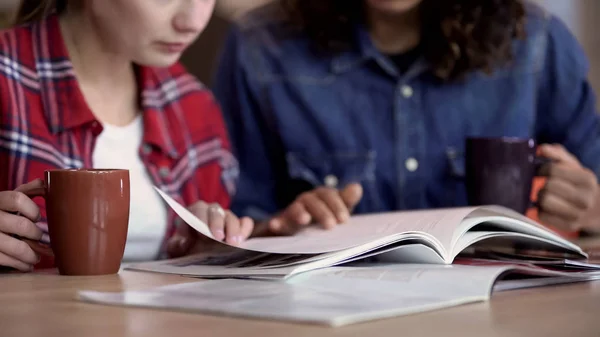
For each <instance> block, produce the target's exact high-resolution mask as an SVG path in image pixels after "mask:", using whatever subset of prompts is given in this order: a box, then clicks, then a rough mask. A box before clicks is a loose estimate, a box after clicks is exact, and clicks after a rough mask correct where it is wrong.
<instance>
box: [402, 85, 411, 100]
mask: <svg viewBox="0 0 600 337" xmlns="http://www.w3.org/2000/svg"><path fill="white" fill-rule="evenodd" d="M401 91H402V96H404V98H411V97H412V95H413V94H414V91H413V88H411V87H410V86H408V85H403V86H402V90H401Z"/></svg>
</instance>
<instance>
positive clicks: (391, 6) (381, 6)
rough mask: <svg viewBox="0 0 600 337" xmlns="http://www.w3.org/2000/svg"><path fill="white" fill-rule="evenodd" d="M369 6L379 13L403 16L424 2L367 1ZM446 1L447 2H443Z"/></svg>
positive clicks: (417, 0) (398, 0)
mask: <svg viewBox="0 0 600 337" xmlns="http://www.w3.org/2000/svg"><path fill="white" fill-rule="evenodd" d="M365 1H366V3H367V5H368V6H369V7H371V8H372V9H375V10H377V11H381V12H386V13H389V14H401V13H404V12H407V11H410V10H412V9H414V8H415V7H417V6H418V5H419V4H421V2H422V1H423V0H365ZM442 1H446V0H442Z"/></svg>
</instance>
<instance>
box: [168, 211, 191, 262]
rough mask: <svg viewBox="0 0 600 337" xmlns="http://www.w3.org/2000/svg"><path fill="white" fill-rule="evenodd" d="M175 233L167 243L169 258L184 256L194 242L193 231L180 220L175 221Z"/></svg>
mask: <svg viewBox="0 0 600 337" xmlns="http://www.w3.org/2000/svg"><path fill="white" fill-rule="evenodd" d="M175 226H176V230H175V233H174V234H173V236H172V237H171V238H169V240H168V241H167V254H168V255H169V256H171V257H180V256H183V255H186V254H187V253H188V251H189V250H190V249H191V248H192V247H193V246H194V244H195V242H196V240H195V239H196V235H195V233H193V232H194V231H195V230H194V229H193V228H191V227H190V226H188V225H187V224H186V223H185V222H184V221H183V220H182V219H181V218H177V219H175Z"/></svg>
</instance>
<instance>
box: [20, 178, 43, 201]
mask: <svg viewBox="0 0 600 337" xmlns="http://www.w3.org/2000/svg"><path fill="white" fill-rule="evenodd" d="M44 190H45V186H44V181H43V180H42V179H35V180H32V181H30V182H28V183H27V184H23V185H21V186H19V187H17V188H16V189H15V191H16V192H21V193H24V194H25V195H27V196H29V197H35V196H41V195H43V194H44Z"/></svg>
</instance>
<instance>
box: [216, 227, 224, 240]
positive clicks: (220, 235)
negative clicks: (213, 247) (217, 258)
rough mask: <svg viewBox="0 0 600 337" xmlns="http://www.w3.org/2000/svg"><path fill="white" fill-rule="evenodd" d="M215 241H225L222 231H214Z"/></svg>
mask: <svg viewBox="0 0 600 337" xmlns="http://www.w3.org/2000/svg"><path fill="white" fill-rule="evenodd" d="M215 239H217V240H219V241H222V240H223V239H225V232H224V231H222V230H219V231H216V232H215Z"/></svg>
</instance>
